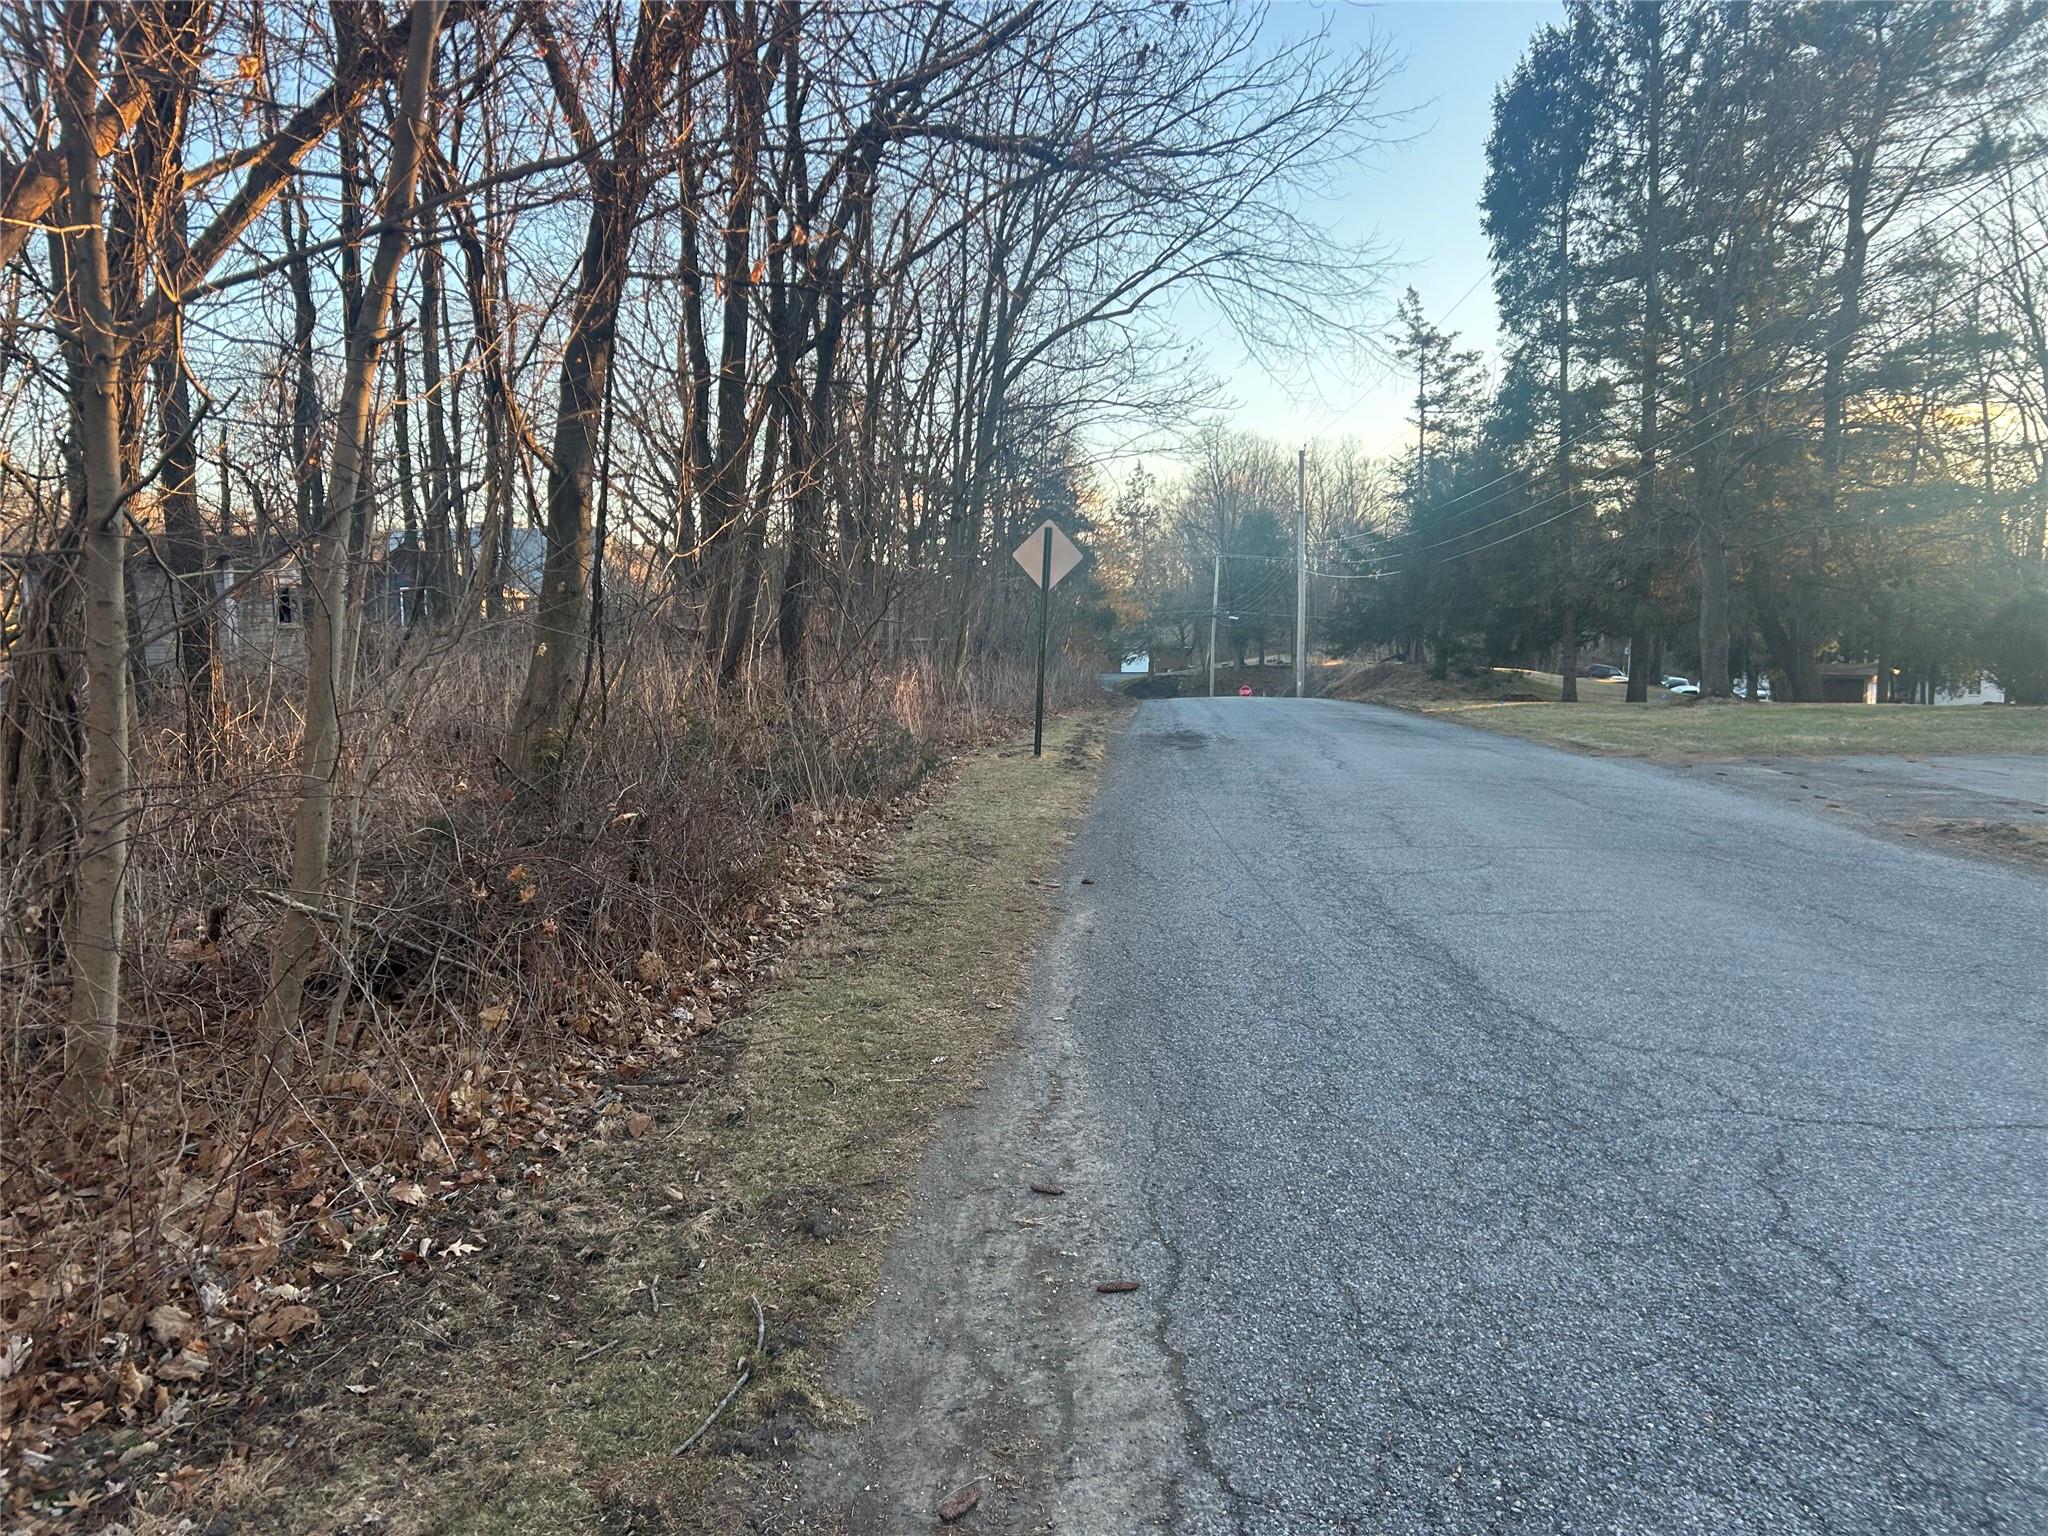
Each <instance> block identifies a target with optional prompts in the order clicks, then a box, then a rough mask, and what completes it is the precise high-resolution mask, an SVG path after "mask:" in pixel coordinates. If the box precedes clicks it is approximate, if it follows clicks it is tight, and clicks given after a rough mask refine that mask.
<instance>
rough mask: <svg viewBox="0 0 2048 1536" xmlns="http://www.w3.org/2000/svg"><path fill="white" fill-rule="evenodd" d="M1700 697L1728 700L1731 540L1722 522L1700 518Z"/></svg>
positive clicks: (1729, 690)
mask: <svg viewBox="0 0 2048 1536" xmlns="http://www.w3.org/2000/svg"><path fill="white" fill-rule="evenodd" d="M1699 547H1700V697H1701V698H1707V699H1725V698H1727V697H1728V695H1729V693H1730V692H1731V691H1732V690H1731V689H1730V687H1729V678H1728V540H1727V535H1725V534H1724V533H1723V532H1722V531H1721V525H1720V523H1719V522H1717V521H1715V520H1714V519H1712V518H1705V517H1703V518H1701V519H1700V532H1699Z"/></svg>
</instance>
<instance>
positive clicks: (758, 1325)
mask: <svg viewBox="0 0 2048 1536" xmlns="http://www.w3.org/2000/svg"><path fill="white" fill-rule="evenodd" d="M747 1300H749V1301H751V1302H752V1303H753V1304H754V1354H753V1359H750V1360H748V1362H747V1363H746V1364H745V1365H743V1366H741V1367H740V1379H739V1380H738V1381H736V1382H734V1383H733V1384H732V1390H731V1391H730V1392H727V1393H726V1394H725V1396H724V1397H721V1398H720V1399H719V1400H718V1406H717V1407H716V1408H714V1409H712V1410H711V1417H710V1418H708V1419H706V1420H705V1421H704V1422H703V1423H702V1424H699V1425H698V1426H697V1429H696V1432H695V1433H694V1434H692V1435H691V1436H690V1438H689V1439H687V1440H685V1441H684V1442H683V1443H682V1444H681V1445H679V1446H677V1447H676V1448H675V1449H674V1450H673V1451H671V1452H670V1453H669V1460H671V1461H673V1460H675V1458H676V1457H678V1456H680V1455H682V1454H683V1452H685V1451H687V1450H688V1449H689V1448H690V1447H691V1446H693V1445H695V1444H696V1443H697V1442H698V1441H699V1440H702V1439H703V1438H704V1437H705V1436H706V1435H708V1434H710V1433H711V1426H712V1425H714V1424H716V1423H717V1422H718V1416H719V1415H720V1414H722V1413H724V1412H725V1410H726V1409H728V1408H730V1407H731V1406H732V1400H733V1399H734V1398H736V1397H738V1396H739V1395H740V1389H741V1388H742V1387H744V1386H745V1385H746V1384H747V1383H748V1382H750V1381H752V1380H753V1379H754V1360H758V1359H759V1358H760V1357H761V1351H762V1350H763V1349H764V1348H766V1347H767V1344H768V1319H767V1317H766V1315H765V1314H764V1313H763V1312H762V1311H761V1299H760V1297H758V1296H749V1297H748V1298H747Z"/></svg>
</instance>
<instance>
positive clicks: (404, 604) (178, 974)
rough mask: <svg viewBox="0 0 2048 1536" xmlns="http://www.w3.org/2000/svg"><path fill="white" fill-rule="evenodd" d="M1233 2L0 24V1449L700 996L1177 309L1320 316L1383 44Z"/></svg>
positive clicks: (966, 727)
mask: <svg viewBox="0 0 2048 1536" xmlns="http://www.w3.org/2000/svg"><path fill="white" fill-rule="evenodd" d="M1259 23H1260V18H1259V16H1258V15H1257V13H1256V12H1254V11H1252V10H1249V9H1241V8H1238V7H1235V6H1231V5H1223V4H1191V3H1187V0H1175V3H1171V4H1165V3H1161V4H1153V3H1140V0H1090V3H1080V4H1067V3H1058V4H1055V3H1047V0H1026V3H1019V4H1013V5H1008V6H1002V7H992V8H991V7H977V8H966V9H962V8H956V7H953V6H950V5H946V4H938V3H932V4H925V3H917V4H910V5H903V6H891V7H878V8H844V7H839V6H832V5H820V4H810V3H805V0H717V3H696V0H684V3H662V0H641V3H635V4H624V3H618V0H589V3H587V4H578V5H553V4H522V5H517V6H506V7H489V6H470V5H461V4H453V3H448V0H416V3H413V4H408V5H404V6H398V5H389V6H387V5H380V4H374V3H367V0H333V3H331V4H325V3H321V4H303V5H275V4H253V3H239V0H151V3H146V4H142V3H139V4H133V5H127V4H112V3H101V4H91V3H81V4H75V5H47V6H30V7H19V8H15V9H12V10H10V11H9V12H8V13H7V15H6V16H5V18H4V21H0V27H4V44H0V55H4V75H0V80H4V84H0V92H4V95H5V100H6V108H7V110H6V112H5V114H4V120H0V208H4V215H5V217H4V223H0V263H4V270H0V284H4V303H0V402H4V404H0V410H4V415H5V423H6V430H5V437H4V441H0V619H4V623H5V661H4V671H0V690H4V691H0V882H4V914H0V1016H4V1020H5V1029H6V1032H7V1039H6V1053H5V1054H6V1084H5V1101H6V1104H5V1108H6V1116H7V1125H8V1134H7V1136H6V1138H5V1139H6V1151H5V1154H4V1156H5V1167H4V1178H5V1182H6V1192H7V1206H8V1214H7V1216H6V1221H5V1226H4V1227H0V1242H4V1246H5V1251H6V1263H7V1265H8V1271H7V1274H8V1288H7V1294H6V1298H5V1303H4V1308H0V1343H4V1354H0V1358H4V1360H5V1369H4V1371H0V1398H4V1402H5V1406H6V1409H7V1413H8V1415H9V1419H10V1422H15V1421H19V1422H21V1423H22V1424H23V1425H24V1427H23V1428H21V1429H20V1430H19V1431H18V1432H16V1431H14V1430H10V1436H12V1437H13V1438H11V1439H10V1446H11V1447H23V1446H25V1447H28V1448H30V1449H33V1450H35V1451H36V1453H37V1454H38V1455H39V1456H41V1457H42V1458H43V1459H42V1461H40V1462H38V1463H36V1465H38V1466H43V1467H48V1466H49V1465H50V1458H51V1457H52V1456H53V1455H56V1454H57V1453H58V1448H61V1447H62V1446H64V1445H66V1444H69V1443H71V1442H72V1441H74V1440H76V1441H77V1442H78V1443H79V1444H80V1445H85V1444H87V1443H89V1442H90V1441H91V1434H90V1433H89V1432H90V1431H91V1430H92V1429H93V1426H94V1425H95V1424H97V1423H99V1421H100V1420H101V1419H102V1418H103V1417H106V1416H107V1415H111V1416H112V1417H111V1418H107V1424H108V1425H112V1424H115V1423H123V1424H137V1423H144V1422H148V1421H150V1420H151V1418H152V1415H155V1416H159V1417H160V1416H162V1415H165V1414H169V1415H173V1416H175V1415H177V1414H179V1413H182V1412H184V1411H185V1410H184V1409H181V1408H179V1407H177V1403H178V1402H179V1401H180V1399H181V1396H182V1395H187V1394H190V1393H193V1392H203V1391H204V1390H206V1389H207V1387H208V1386H209V1384H211V1383H214V1382H216V1381H224V1380H226V1379H228V1378H229V1377H231V1376H232V1374H233V1372H234V1371H235V1370H236V1369H237V1363H238V1362H243V1363H245V1362H246V1361H247V1360H248V1359H249V1358H250V1357H251V1356H252V1355H254V1354H255V1353H259V1352H261V1351H262V1350H264V1349H266V1348H269V1347H272V1346H274V1345H276V1344H278V1343H280V1342H283V1341H285V1340H287V1339H289V1338H290V1337H291V1336H292V1334H293V1333H295V1332H296V1331H298V1330H299V1329H300V1328H303V1327H306V1326H311V1324H310V1322H309V1321H308V1320H307V1318H308V1317H312V1316H316V1315H317V1314H316V1312H315V1310H314V1309H312V1308H310V1307H307V1306H305V1304H304V1303H303V1302H301V1301H299V1300H297V1299H296V1297H297V1294H298V1293H299V1292H302V1291H304V1290H305V1287H306V1286H307V1285H308V1283H309V1280H308V1278H307V1277H308V1275H309V1273H310V1272H309V1271H308V1270H307V1269H306V1267H305V1265H306V1262H307V1258H306V1256H307V1253H308V1252H314V1253H317V1252H320V1251H322V1250H323V1245H324V1250H325V1251H328V1252H330V1253H335V1252H339V1253H345V1252H346V1250H347V1249H348V1248H349V1247H350V1246H351V1244H352V1243H353V1242H354V1241H355V1240H356V1239H358V1238H360V1237H361V1236H362V1234H363V1233H364V1232H365V1231H367V1230H371V1229H373V1228H374V1227H375V1226H376V1224H377V1223H378V1222H379V1221H380V1220H381V1219H383V1216H386V1215H388V1214H389V1212H390V1210H391V1209H392V1208H393V1207H392V1205H391V1202H390V1199H389V1198H388V1191H389V1190H390V1189H391V1188H394V1187H397V1188H401V1189H410V1188H415V1187H417V1179H418V1178H419V1177H421V1176H428V1175H431V1176H432V1177H433V1178H435V1179H439V1180H444V1181H449V1182H450V1183H451V1185H452V1183H453V1182H455V1181H466V1180H469V1179H472V1178H485V1179H488V1180H489V1181H490V1183H491V1184H492V1185H494V1186H495V1185H496V1184H497V1182H498V1181H499V1179H500V1177H501V1174H502V1177H503V1178H504V1179H505V1180H507V1181H509V1180H511V1179H512V1178H513V1176H514V1175H513V1167H514V1165H515V1164H518V1165H523V1166H527V1167H528V1168H529V1169H530V1168H532V1167H533V1166H534V1164H533V1159H534V1157H535V1156H537V1155H539V1151H538V1148H544V1147H545V1146H546V1145H548V1144H550V1138H549V1135H548V1133H547V1131H546V1129H545V1126H546V1125H547V1123H548V1120H547V1117H548V1116H549V1115H551V1114H552V1113H553V1112H554V1111H553V1109H552V1108H551V1105H554V1104H559V1103H560V1102H562V1101H563V1099H564V1096H566V1097H567V1098H568V1099H574V1098H575V1096H576V1094H577V1093H579V1092H580V1091H581V1089H580V1088H578V1087H577V1086H576V1085H577V1084H579V1083H587V1082H588V1080H589V1073H590V1071H591V1070H592V1063H593V1062H595V1061H597V1060H599V1059H600V1058H605V1059H609V1058H606V1057H605V1053H607V1052H610V1053H613V1054H614V1055H616V1054H618V1053H621V1052H624V1053H628V1054H630V1053H632V1052H635V1051H642V1052H644V1051H649V1050H658V1049H664V1048H673V1042H674V1041H675V1040H676V1039H679V1038H686V1037H687V1036H688V1035H689V1034H690V1033H692V1032H694V1031H697V1030H701V1029H703V1028H707V1027H709V1026H710V1024H711V1022H712V1021H713V1020H714V1019H715V1018H716V1017H717V1016H719V1014H721V1013H722V1012H724V1011H726V1010H727V1009H729V1008H730V1007H731V1006H733V998H734V997H736V995H737V990H736V989H737V981H736V980H734V981H732V982H730V983H729V982H728V980H727V978H738V977H740V976H742V975H744V974H747V970H748V966H749V965H750V964H751V963H752V962H751V961H750V960H749V958H748V957H749V956H750V955H752V954H754V953H756V952H757V951H758V946H759V945H760V944H761V943H762V942H764V936H766V935H767V934H768V933H769V932H770V926H769V925H768V919H767V918H766V917H765V916H764V913H765V912H766V911H767V910H769V909H768V907H767V906H764V903H768V902H770V900H771V893H772V892H774V891H775V890H777V889H779V888H780V883H781V882H782V881H783V880H784V879H785V878H786V877H787V876H788V872H789V871H791V870H792V869H798V868H809V867H813V866H814V865H816V864H818V863H819V861H823V860H825V859H826V858H827V854H828V852H829V849H830V848H831V847H833V846H836V843H835V839H837V838H840V837H841V836H842V834H843V829H844V827H845V826H846V825H847V824H848V823H847V821H846V818H848V817H854V818H858V817H859V816H861V815H867V814H872V813H873V811H874V809H875V808H876V807H879V806H881V805H883V804H885V803H887V802H888V801H889V799H890V798H891V797H893V796H896V795H899V794H900V793H902V792H903V791H905V790H906V789H908V788H909V787H911V786H912V785H914V784H915V783H916V781H917V780H918V778H919V777H920V776H921V775H922V774H923V773H925V772H926V771H928V769H929V768H930V767H931V766H932V764H933V763H935V762H936V761H938V760H939V759H940V758H941V757H942V756H943V754H944V753H945V752H946V750H948V748H949V746H951V745H953V744H957V743H959V742H962V741H966V740H971V739H974V738H975V737H977V736H979V735H980V734H982V733H984V732H986V731H987V730H989V729H990V728H991V726H992V725H993V724H995V723H997V722H1000V721H1002V720H1005V719H1010V718H1014V717H1015V714H1016V711H1017V709H1018V708H1019V707H1020V705H1023V704H1025V703H1026V702H1027V701H1028V693H1027V692H1026V691H1025V690H1026V687H1027V680H1028V667H1027V663H1028V661H1029V659H1030V657H1031V654H1032V644H1033V640H1034V633H1033V628H1032V624H1031V614H1032V609H1031V606H1030V604H1029V603H1028V602H1026V601H1025V600H1024V597H1023V595H1022V593H1021V592H1020V591H1019V590H1018V588H1019V586H1020V579H1019V574H1018V573H1017V572H1015V571H1014V570H1013V568H1012V567H1011V566H1010V562H1009V561H1008V560H1007V552H1008V549H1009V546H1010V544H1011V543H1013V542H1014V541H1015V538H1016V537H1017V536H1018V535H1019V534H1020V532H1021V531H1022V530H1023V529H1026V528H1028V527H1031V526H1034V525H1035V524H1036V523H1037V522H1038V521H1039V520H1041V519H1042V518H1043V517H1045V516H1047V515H1055V516H1061V517H1067V518H1070V519H1071V518H1072V517H1073V516H1074V515H1075V514H1076V513H1077V512H1078V511H1079V509H1080V508H1081V507H1082V506H1083V505H1084V504H1085V503H1086V502H1088V501H1089V500H1090V499H1091V498H1092V497H1093V496H1094V494H1095V480H1094V475H1095V471H1094V468H1093V452H1094V449H1093V444H1094V442H1095V441H1096V439H1095V437H1094V434H1098V433H1099V432H1100V431H1102V430H1103V428H1104V426H1105V423H1120V424H1122V426H1123V427H1124V428H1127V429H1142V430H1152V429H1155V428H1157V427H1158V426H1159V425H1160V424H1161V423H1162V422H1170V421H1172V420H1173V419H1174V418H1175V415H1176V412H1177V411H1179V410H1180V409H1182V408H1183V407H1185V406H1186V404H1187V403H1188V402H1189V400H1190V398H1191V396H1192V394H1194V393H1196V392H1199V390H1200V388H1201V386H1198V385H1191V384H1189V383H1188V382H1187V380H1186V378H1185V377H1184V376H1183V372H1182V369H1181V367H1180V364H1181V362H1182V361H1183V353H1182V350H1181V347H1180V344H1179V341H1178V337H1177V335H1176V333H1175V331H1174V329H1173V327H1172V325H1171V324H1170V323H1169V322H1168V321H1167V319H1166V318H1165V311H1166V309H1167V308H1168V305H1169V302H1171V303H1182V302H1187V303H1198V304H1202V305H1205V306H1207V307H1208V308H1209V309H1210V310H1211V311H1213V312H1214V313H1215V314H1216V315H1218V316H1219V317H1220V319H1221V321H1222V323H1225V324H1227V325H1230V326H1233V327H1235V329H1236V330H1237V332H1238V333H1239V334H1240V335H1242V336H1243V337H1244V338H1245V340H1246V342H1247V344H1249V345H1257V346H1265V345H1273V344H1277V343H1278V342H1279V341H1281V340H1283V339H1285V340H1289V341H1297V342H1298V341H1299V340H1300V339H1301V338H1303V337H1307V336H1324V337H1329V338H1333V339H1337V340H1342V339H1344V338H1347V337H1355V336H1356V335H1358V334H1360V333H1361V332H1362V329H1363V327H1364V325H1365V323H1366V322H1365V321H1364V319H1363V316H1364V313H1365V311H1364V307H1363V301H1364V299H1365V298H1366V297H1367V285H1366V284H1365V283H1364V282H1362V281H1360V278H1361V276H1362V274H1364V273H1365V271H1366V270H1367V264H1366V262H1365V259H1364V258H1363V257H1362V256H1360V255H1358V254H1356V253H1348V252H1346V251H1343V250H1341V249H1338V248H1336V247H1333V246H1330V245H1329V244H1328V243H1327V242H1323V241H1321V240H1320V239H1319V237H1318V236H1317V234H1316V231H1315V230H1314V227H1313V226H1312V225H1311V224H1310V223H1309V222H1307V221H1306V220H1305V219H1304V217H1303V215H1302V214H1301V212H1300V211H1299V198H1298V194H1299V193H1300V192H1301V191H1302V190H1303V189H1305V188H1307V187H1309V186H1311V185H1312V184H1313V183H1314V182H1315V181H1316V179H1317V178H1318V177H1319V176H1320V175H1322V174H1323V173H1324V172H1325V171H1326V170H1327V169H1328V168H1329V167H1330V166H1332V165H1338V164H1342V163H1344V162H1345V160H1346V159H1347V157H1349V156H1351V155H1353V154H1355V153H1357V152H1358V151H1359V149H1360V148H1361V147H1362V146H1363V145H1365V144H1367V143H1369V142H1371V141H1372V140H1374V139H1375V138H1376V137H1377V136H1378V135H1379V134H1380V133H1381V132H1382V131H1383V126H1384V125H1383V123H1382V121H1381V119H1380V118H1378V117H1377V116H1376V115H1375V114H1376V113H1377V111H1378V110H1379V108H1378V106H1377V93H1378V91H1379V89H1380V86H1381V84H1382V82H1383V80H1384V78H1385V75H1386V68H1387V66H1386V63H1385V61H1384V60H1383V59H1382V58H1380V57H1379V56H1377V55H1376V54H1374V53H1373V52H1371V51H1370V50H1367V51H1364V52H1359V51H1356V50H1353V51H1351V52H1345V51H1343V50H1339V49H1337V48H1335V47H1333V46H1331V45H1330V44H1329V43H1328V42H1327V40H1326V39H1324V38H1323V37H1321V36H1320V35H1314V34H1311V35H1308V36H1307V37H1305V38H1301V39H1296V40H1292V41H1288V40H1281V41H1277V42H1276V41H1274V40H1273V39H1271V38H1268V37H1266V36H1264V35H1262V33H1261V31H1260V24H1259ZM1289 236H1291V238H1287V237H1289ZM1072 617H1073V615H1072V613H1071V612H1069V613H1068V614H1067V620H1066V621H1067V622H1069V623H1070V622H1071V620H1072ZM1063 686H1071V684H1065V685H1063ZM758 952H763V953H765V951H758ZM683 1021H687V1022H683ZM664 1041H667V1042H669V1045H667V1046H664V1045H663V1044H662V1042H664ZM501 1164H502V1165H503V1166H502V1169H501V1166H500V1165H501ZM535 1176H536V1177H537V1176H538V1175H535ZM400 1203H401V1205H402V1203H403V1202H402V1201H401V1202H400ZM380 1212H381V1213H383V1215H380ZM337 1223H339V1224H338V1225H337ZM316 1230H317V1232H318V1233H320V1234H324V1235H323V1236H320V1237H318V1238H317V1239H316V1238H315V1237H314V1236H313V1234H314V1233H315V1232H316ZM252 1233H254V1234H256V1235H255V1236H254V1237H251V1236H250V1234H252ZM280 1245H282V1249H283V1251H284V1252H285V1253H286V1255H287V1257H286V1258H284V1259H282V1260H280V1258H279V1257H278V1254H279V1251H280ZM280 1265H282V1267H279V1266H280ZM280 1286H282V1287H283V1289H282V1290H280V1289H279V1287H280ZM209 1287H211V1288H212V1289H209ZM280 1297H284V1298H294V1299H292V1300H291V1302H290V1305H291V1306H294V1307H300V1308H301V1310H302V1311H303V1312H305V1313H306V1316H301V1314H300V1312H290V1313H289V1314H288V1315H287V1314H286V1313H285V1312H282V1311H281V1310H280V1308H281V1307H282V1306H283V1305H284V1302H282V1301H281V1300H280ZM165 1307H170V1308H172V1309H173V1310H174V1311H175V1312H176V1313H177V1314H178V1315H180V1316H182V1317H184V1318H185V1319H186V1322H184V1323H179V1324H176V1325H175V1326H173V1325H171V1324H169V1323H164V1322H163V1319H164V1317H166V1316H168V1314H165V1313H163V1311H162V1309H163V1308H165ZM153 1317H154V1318H156V1319H157V1320H158V1323H159V1324H161V1326H154V1327H153V1326H152V1325H151V1324H150V1322H149V1320H150V1319H151V1318H153ZM281 1318H282V1319H283V1321H280V1319H281ZM65 1361H69V1362H71V1364H70V1365H69V1366H60V1362H65ZM79 1362H85V1364H84V1365H82V1366H81V1365H80V1364H79ZM122 1382H126V1383H127V1384H128V1386H127V1387H126V1388H124V1387H122V1386H121V1385H120V1383H122ZM137 1383H143V1384H144V1385H137ZM152 1405H154V1406H152ZM80 1454H85V1453H84V1452H80ZM49 1476H54V1474H53V1473H52V1474H46V1475H45V1477H44V1485H45V1486H47V1483H48V1477H49ZM32 1481H33V1480H32ZM29 1486H30V1484H29V1483H23V1484H19V1485H17V1486H16V1488H15V1489H14V1490H12V1491H11V1492H10V1498H12V1499H14V1500H15V1501H16V1505H15V1507H17V1508H18V1507H19V1501H20V1500H21V1499H24V1498H26V1497H27V1496H28V1488H29Z"/></svg>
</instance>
